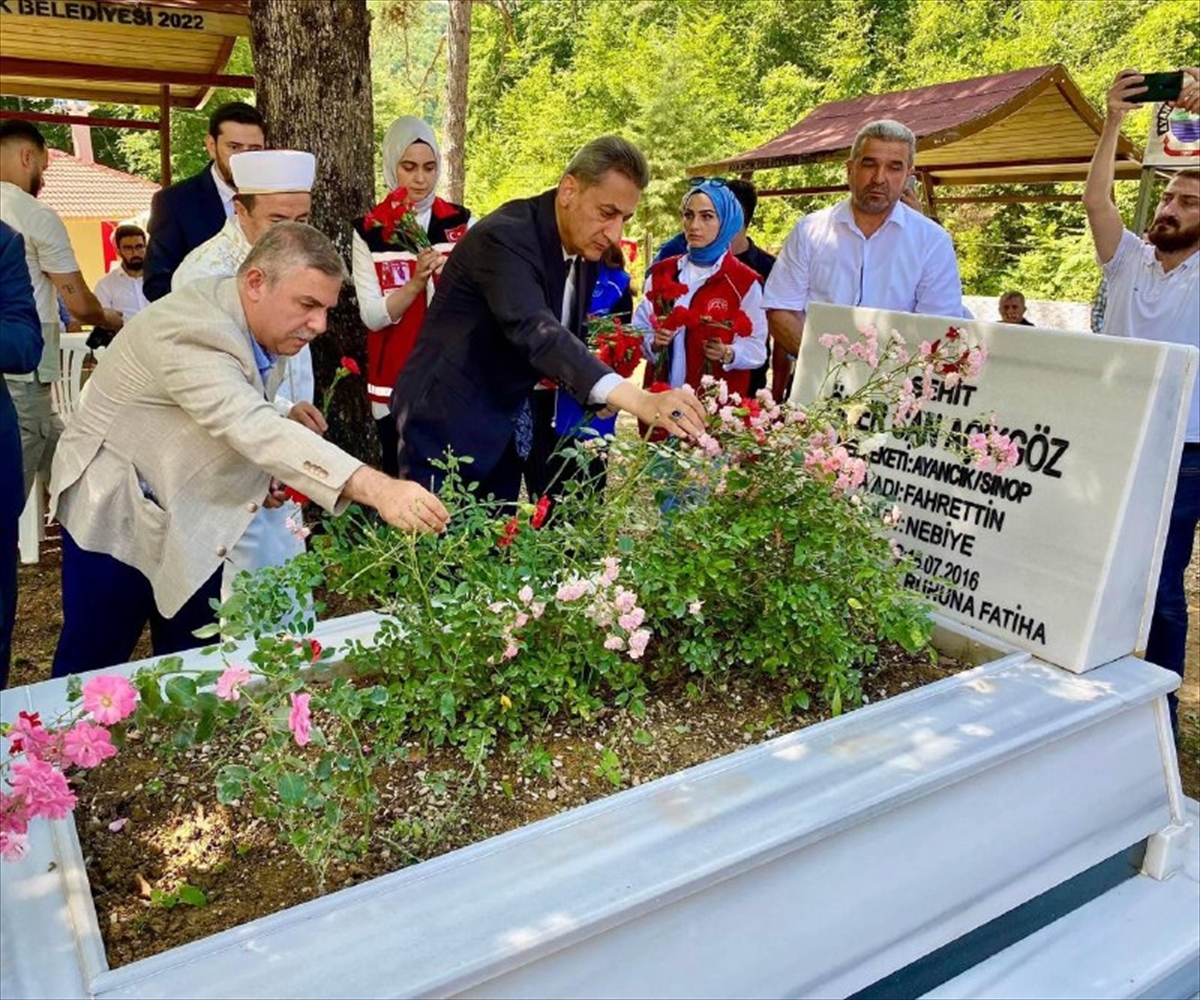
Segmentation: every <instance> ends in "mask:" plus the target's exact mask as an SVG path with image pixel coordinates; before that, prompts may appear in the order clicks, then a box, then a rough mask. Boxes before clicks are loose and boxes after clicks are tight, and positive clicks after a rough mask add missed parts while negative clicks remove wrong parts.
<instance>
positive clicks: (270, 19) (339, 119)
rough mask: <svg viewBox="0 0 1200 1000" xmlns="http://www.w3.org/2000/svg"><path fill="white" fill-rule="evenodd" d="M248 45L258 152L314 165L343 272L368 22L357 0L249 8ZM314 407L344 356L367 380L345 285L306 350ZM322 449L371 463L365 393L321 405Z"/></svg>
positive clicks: (367, 141) (361, 151)
mask: <svg viewBox="0 0 1200 1000" xmlns="http://www.w3.org/2000/svg"><path fill="white" fill-rule="evenodd" d="M250 29H251V45H252V47H253V50H254V76H255V80H256V83H257V88H256V90H257V105H258V108H259V110H260V111H262V113H263V117H264V118H265V119H266V123H267V145H268V146H270V147H272V148H275V149H303V150H307V151H308V152H310V153H312V154H314V155H315V156H316V158H317V179H316V185H315V186H314V188H313V207H312V224H313V225H314V226H315V227H316V228H317V229H319V230H321V232H323V233H324V234H325V235H326V236H328V237H329V238H330V239H332V240H333V242H334V244H335V245H336V246H337V248H338V250H339V251H340V252H341V254H342V257H343V259H344V260H346V261H347V265H348V264H349V261H350V232H351V222H352V221H353V220H354V219H356V218H358V217H359V216H361V215H363V214H365V213H366V212H367V211H368V210H369V209H370V208H371V205H372V204H373V202H374V198H373V195H374V187H375V185H374V177H373V170H372V164H373V163H374V151H373V149H372V143H373V128H374V124H373V115H372V108H371V58H370V36H371V16H370V14H369V13H368V11H367V4H366V0H253V3H252V5H251V7H250ZM312 351H313V366H314V368H315V369H316V380H317V405H318V406H319V405H320V403H321V396H322V393H323V392H324V388H325V387H326V386H328V385H329V383H330V382H331V381H332V379H333V373H334V371H335V369H336V368H337V366H338V361H339V359H340V358H342V357H343V356H349V357H353V358H356V359H357V360H358V361H359V364H360V367H361V369H362V371H363V372H366V370H367V366H366V342H365V337H364V331H363V325H362V322H361V321H360V320H359V318H358V303H357V302H356V300H355V298H354V286H353V285H347V287H346V288H345V289H344V290H343V293H342V297H341V301H340V303H339V305H338V306H337V308H336V309H334V310H333V311H331V312H330V314H329V329H328V330H327V331H326V333H325V335H324V336H323V337H319V338H318V339H317V340H316V341H315V342H314V343H313V347H312ZM325 416H326V418H327V419H328V420H329V434H328V437H329V439H330V440H331V441H334V442H335V443H336V444H338V445H340V446H341V447H342V448H345V449H346V450H347V451H349V452H350V453H351V454H353V455H355V456H356V457H358V458H360V459H362V460H363V461H366V462H369V463H371V464H372V465H378V464H379V444H378V438H377V437H376V434H375V428H374V424H373V422H372V421H371V415H370V406H369V404H368V403H367V395H366V386H365V384H364V383H363V380H362V379H357V378H350V379H347V380H346V382H345V383H343V384H341V385H339V387H338V389H337V393H336V396H335V397H334V399H333V401H332V403H331V404H330V412H329V413H326V414H325Z"/></svg>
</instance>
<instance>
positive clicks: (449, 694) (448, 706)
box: [438, 691, 456, 725]
mask: <svg viewBox="0 0 1200 1000" xmlns="http://www.w3.org/2000/svg"><path fill="white" fill-rule="evenodd" d="M455 704H456V701H455V698H454V692H453V691H443V692H442V697H441V701H440V702H439V703H438V711H439V712H441V715H442V718H443V719H445V720H446V721H447V722H449V723H450V724H451V725H453V724H454V708H455Z"/></svg>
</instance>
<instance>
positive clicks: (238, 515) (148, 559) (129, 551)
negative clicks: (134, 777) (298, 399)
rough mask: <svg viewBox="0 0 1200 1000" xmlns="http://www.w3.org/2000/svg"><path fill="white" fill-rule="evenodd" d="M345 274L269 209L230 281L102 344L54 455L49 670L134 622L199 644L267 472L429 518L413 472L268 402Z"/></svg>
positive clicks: (153, 309)
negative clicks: (386, 465) (398, 473)
mask: <svg viewBox="0 0 1200 1000" xmlns="http://www.w3.org/2000/svg"><path fill="white" fill-rule="evenodd" d="M345 280H346V271H345V265H344V264H343V263H342V260H341V258H340V257H339V256H338V254H337V252H336V250H335V249H334V247H333V244H332V243H330V241H329V240H328V239H327V238H326V237H324V236H322V235H321V234H320V233H318V232H317V231H316V230H315V229H312V228H311V227H309V226H306V225H302V224H300V223H281V224H280V225H278V226H275V227H273V228H272V229H271V231H270V232H269V233H267V234H266V235H265V236H264V237H263V238H262V239H260V240H259V241H258V243H257V244H256V245H255V247H254V249H253V250H252V251H251V253H250V255H249V256H248V257H247V258H246V260H245V261H244V262H243V263H242V266H241V267H240V268H239V269H238V274H237V277H236V278H227V279H218V278H208V279H202V280H200V281H197V282H195V283H194V284H192V285H190V286H188V287H187V288H184V289H182V290H181V291H179V292H176V293H172V294H171V295H169V296H167V297H166V298H164V299H161V300H160V301H158V302H155V303H152V304H151V305H150V306H149V307H148V308H147V309H145V310H143V311H142V312H141V313H139V314H138V315H137V316H136V317H135V318H134V319H133V321H132V322H131V323H130V324H129V325H128V327H127V328H126V330H125V331H124V333H123V334H122V336H120V337H118V338H117V339H116V340H115V341H114V342H113V346H112V347H111V348H110V349H109V350H108V351H106V352H105V354H104V356H103V358H102V359H101V361H100V364H99V365H98V366H97V368H96V370H95V372H94V374H93V375H92V378H91V381H90V383H89V387H88V392H87V394H86V396H85V398H84V400H83V402H82V405H81V406H80V408H79V410H78V411H77V412H76V413H75V415H74V416H73V418H72V420H71V423H70V425H69V426H68V427H67V430H66V432H65V433H64V434H63V437H62V440H61V442H60V444H59V451H58V454H57V455H56V457H55V461H54V475H53V479H52V483H51V504H52V508H53V509H55V510H56V511H57V516H58V519H59V521H60V522H61V523H62V526H63V632H62V636H61V637H60V639H59V644H58V649H57V651H56V653H55V658H54V671H53V672H54V675H55V676H63V675H65V674H70V673H78V672H81V671H84V670H92V669H95V668H98V667H103V666H107V665H110V664H114V663H122V662H124V661H126V660H128V658H129V656H130V654H131V653H132V651H133V648H134V646H135V645H136V643H137V640H138V637H139V636H140V634H141V630H142V628H143V627H144V625H145V623H146V621H147V620H149V621H150V625H151V636H152V640H153V646H154V652H155V654H156V655H162V654H165V653H170V652H175V651H178V650H180V649H186V648H189V647H191V646H195V645H198V644H199V643H198V641H197V640H196V639H195V638H194V636H193V633H194V631H195V630H196V629H198V628H200V627H202V626H204V625H206V624H209V623H211V622H212V621H213V620H214V619H215V612H214V611H213V609H212V607H211V601H212V599H213V598H214V597H216V596H217V593H218V590H219V587H220V579H221V571H222V568H223V566H224V563H225V560H226V558H227V557H228V554H229V552H230V550H231V549H232V548H233V547H234V545H235V544H236V543H237V541H238V539H239V538H241V536H242V534H243V533H244V532H245V530H246V526H247V525H248V524H249V523H250V521H251V520H252V519H253V517H254V516H255V514H256V513H257V512H258V510H259V508H260V507H261V506H277V505H278V504H279V503H280V502H281V501H282V499H283V488H282V486H281V485H280V484H287V485H288V486H292V487H294V488H295V489H297V490H299V491H300V492H302V493H304V494H306V495H307V496H308V497H310V498H311V499H312V500H313V501H314V502H315V503H318V504H320V505H321V506H322V507H324V508H325V509H326V510H330V511H335V512H340V511H341V510H342V509H344V508H345V506H346V505H347V504H348V503H350V502H351V501H357V502H359V503H363V504H366V505H368V506H371V507H374V508H375V509H376V510H378V511H379V513H380V515H381V516H382V517H383V519H384V520H386V521H387V522H388V523H389V524H393V525H395V526H397V527H401V528H405V529H408V530H419V531H440V530H442V529H443V528H444V527H445V524H446V521H447V519H448V515H447V513H446V509H445V508H444V507H443V506H442V504H441V502H440V501H439V500H438V499H437V498H436V497H435V496H433V495H432V494H431V493H429V492H428V491H427V490H425V489H424V488H422V487H421V486H419V485H417V484H415V483H411V482H403V481H399V480H395V479H391V478H390V477H388V476H385V475H383V474H382V473H381V472H378V471H377V470H375V469H372V468H370V467H368V466H365V465H363V464H362V463H361V462H359V461H358V460H357V459H355V458H353V457H352V456H350V455H348V454H346V453H345V452H343V451H342V450H341V449H339V448H337V447H336V446H334V445H332V444H330V443H329V442H327V441H325V440H324V439H323V438H322V437H321V436H320V435H319V434H316V433H314V432H313V431H312V430H310V429H309V427H308V426H305V424H306V423H310V422H311V421H312V419H313V414H315V413H316V411H315V408H314V407H313V406H312V404H311V403H297V404H296V405H295V406H294V407H293V408H292V413H291V419H288V418H287V417H284V416H283V415H282V414H280V413H279V412H278V411H277V410H276V409H275V407H274V406H273V405H272V402H271V401H272V399H273V398H274V396H275V390H276V388H277V387H278V383H279V381H280V379H281V378H282V368H283V366H282V364H281V362H282V360H283V359H284V358H286V357H288V356H291V355H294V354H295V353H296V352H297V351H299V350H300V349H301V348H302V347H303V346H304V345H305V344H308V343H310V342H311V341H312V340H313V339H314V338H315V337H317V336H319V335H320V334H321V333H323V332H324V330H325V323H326V315H327V313H328V310H329V309H330V308H331V307H332V306H333V305H334V304H336V302H337V298H338V293H339V291H340V289H341V286H342V283H343V282H344V281H345Z"/></svg>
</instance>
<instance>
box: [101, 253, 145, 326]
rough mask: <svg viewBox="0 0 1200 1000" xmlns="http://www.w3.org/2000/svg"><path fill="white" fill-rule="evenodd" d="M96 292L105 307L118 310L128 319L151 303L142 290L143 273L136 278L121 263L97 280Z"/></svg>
mask: <svg viewBox="0 0 1200 1000" xmlns="http://www.w3.org/2000/svg"><path fill="white" fill-rule="evenodd" d="M95 292H96V298H98V299H99V300H100V304H101V305H102V306H104V308H105V309H113V310H116V311H117V312H119V313H120V314H121V315H122V316H123V317H124V318H125V320H126V321H128V320H131V319H133V317H134V316H136V315H137V314H138V313H139V312H141V310H143V309H145V308H146V306H148V305H149V304H150V303H149V302H147V301H146V296H145V294H144V293H143V292H142V275H140V274H139V275H138V276H137V277H136V278H135V277H133V276H132V275H130V274H127V273H126V272H125V268H123V267H122V266H121V265H120V264H117V266H116V267H114V268H113V269H112V270H111V271H109V272H108V274H106V275H105V276H104V277H103V278H101V279H100V280H99V281H97V282H96V288H95Z"/></svg>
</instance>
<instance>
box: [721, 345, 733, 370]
mask: <svg viewBox="0 0 1200 1000" xmlns="http://www.w3.org/2000/svg"><path fill="white" fill-rule="evenodd" d="M721 364H722V365H724V366H725V367H726V368H728V367H729V366H730V365H731V364H733V348H732V347H726V348H725V353H724V354H722V355H721Z"/></svg>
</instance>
